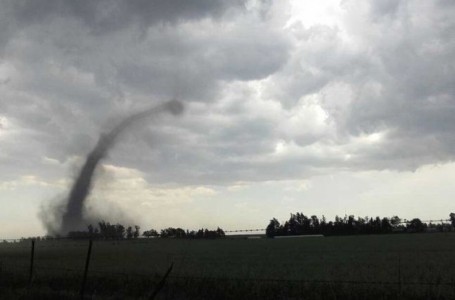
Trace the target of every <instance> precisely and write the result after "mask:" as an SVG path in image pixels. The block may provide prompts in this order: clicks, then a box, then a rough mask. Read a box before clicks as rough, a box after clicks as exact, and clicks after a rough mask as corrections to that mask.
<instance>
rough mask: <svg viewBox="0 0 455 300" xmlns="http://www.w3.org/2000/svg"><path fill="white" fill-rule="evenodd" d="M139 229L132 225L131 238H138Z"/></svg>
mask: <svg viewBox="0 0 455 300" xmlns="http://www.w3.org/2000/svg"><path fill="white" fill-rule="evenodd" d="M140 229H141V227H139V226H137V225H134V232H133V238H135V239H137V238H138V237H139V234H140V232H139V230H140Z"/></svg>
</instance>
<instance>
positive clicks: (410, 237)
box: [0, 233, 455, 299]
mask: <svg viewBox="0 0 455 300" xmlns="http://www.w3.org/2000/svg"><path fill="white" fill-rule="evenodd" d="M87 246H88V241H69V240H58V241H41V242H36V247H35V262H34V266H35V269H34V279H33V284H32V286H31V287H30V288H28V274H29V273H28V272H29V266H30V262H29V260H30V242H23V243H8V244H0V266H1V269H0V280H1V281H0V286H1V287H2V289H1V292H0V298H8V297H10V298H11V299H15V298H17V297H23V298H27V297H30V296H33V298H40V297H41V298H43V299H49V298H52V297H53V296H55V299H61V298H77V293H78V291H79V288H80V282H81V277H82V273H83V267H84V263H85V256H86V253H87ZM171 263H174V268H173V270H172V273H171V275H170V277H169V279H168V281H167V283H166V285H165V288H164V289H163V290H162V291H161V292H160V293H159V295H158V298H160V299H174V298H178V299H186V298H192V299H200V298H205V299H221V298H224V299H239V298H244V299H251V298H257V299H259V298H260V299H265V298H268V299H279V298H281V299H287V298H295V299H300V298H306V299H371V298H377V299H455V234H453V233H434V234H397V235H370V236H366V235H365V236H338V237H321V238H303V239H256V240H247V239H229V238H227V239H223V240H177V239H151V240H143V239H140V240H132V241H94V243H93V251H92V257H91V261H90V267H89V277H88V283H87V290H86V295H91V296H92V297H93V298H94V299H108V298H114V299H125V298H128V297H130V298H140V297H142V298H143V299H147V295H149V294H150V293H151V291H152V290H153V289H154V286H155V285H156V284H157V282H158V281H159V280H160V278H161V276H162V274H164V273H165V271H166V269H167V268H168V267H169V265H170V264H171ZM40 295H42V296H40ZM2 296H3V297H2Z"/></svg>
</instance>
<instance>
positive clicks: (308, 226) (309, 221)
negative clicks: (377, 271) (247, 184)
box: [266, 212, 455, 237]
mask: <svg viewBox="0 0 455 300" xmlns="http://www.w3.org/2000/svg"><path fill="white" fill-rule="evenodd" d="M449 217H450V219H449V220H450V222H451V224H450V225H451V227H452V228H448V227H450V225H446V224H432V223H429V224H426V223H424V222H422V221H421V220H420V219H419V218H414V219H412V220H411V221H409V222H403V221H402V220H401V218H400V217H398V216H394V217H391V218H380V217H375V218H369V217H365V218H362V217H357V218H356V217H355V216H353V215H350V216H347V215H345V216H344V217H343V218H341V217H338V216H336V217H335V220H333V221H327V220H326V218H325V217H324V216H322V218H318V217H317V216H315V215H312V216H311V217H307V216H305V215H304V214H303V213H299V212H298V213H295V214H291V217H290V218H289V220H287V221H286V222H285V223H284V224H280V222H278V220H277V219H275V218H273V219H272V220H270V223H269V224H268V225H267V228H266V235H267V237H274V236H287V235H307V234H308V235H311V234H323V235H352V234H385V233H392V232H402V233H405V232H407V233H413V232H424V231H426V230H428V229H431V231H440V232H442V231H448V230H453V227H455V213H451V214H450V215H449Z"/></svg>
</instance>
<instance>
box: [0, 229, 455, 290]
mask: <svg viewBox="0 0 455 300" xmlns="http://www.w3.org/2000/svg"><path fill="white" fill-rule="evenodd" d="M152 240H153V239H140V240H97V241H95V243H104V244H114V245H118V244H121V243H123V242H129V243H131V242H133V243H146V242H149V241H152ZM6 241H8V243H6V245H3V246H6V249H7V248H8V247H13V248H14V250H15V251H17V250H20V251H22V253H23V254H22V259H21V260H7V259H4V258H2V252H1V251H0V277H1V275H2V273H5V272H13V273H20V274H23V276H24V277H28V282H27V284H28V285H30V286H31V285H32V283H33V279H34V278H36V277H37V276H38V277H39V276H40V275H44V274H50V273H56V274H60V275H62V274H73V275H74V276H76V277H78V278H80V279H81V280H82V281H84V282H85V280H86V278H87V274H89V277H90V276H100V277H102V276H106V277H108V276H110V277H125V278H127V277H137V278H142V279H150V278H152V277H154V276H155V277H157V276H158V277H159V275H160V274H157V273H153V272H148V273H137V272H119V271H113V270H100V269H96V268H93V267H90V260H91V244H92V241H91V240H90V242H89V244H88V245H87V243H85V242H83V241H81V240H76V241H74V240H71V239H67V238H59V239H52V240H51V241H56V243H46V242H47V240H40V241H36V240H34V239H32V240H24V239H7V240H6ZM61 241H68V242H71V243H70V244H69V245H70V246H71V248H72V249H74V248H79V249H80V251H79V253H80V254H81V255H80V256H81V257H83V256H84V255H83V254H84V253H86V260H85V264H84V263H83V262H82V261H81V263H80V267H65V266H58V267H57V266H43V265H42V264H43V263H42V262H40V261H37V260H36V257H35V256H36V254H39V253H40V251H41V250H45V249H46V248H52V247H57V248H58V247H60V248H61V244H60V242H61ZM9 244H10V245H9ZM36 245H39V248H38V249H37V248H36ZM0 249H1V248H0ZM3 249H5V247H3ZM454 250H455V249H454V248H451V247H447V248H445V249H425V250H421V251H420V252H421V253H427V254H429V255H435V254H438V253H439V254H447V255H453V254H455V253H454V252H455V251H454ZM85 251H86V252H85ZM334 252H335V251H334V250H328V249H316V250H306V251H304V254H308V255H310V254H313V255H315V254H318V255H321V256H324V255H327V254H331V253H334ZM402 252H403V251H402V250H396V249H395V250H394V249H389V250H387V249H377V250H375V251H371V250H364V249H357V250H352V249H337V250H336V253H338V254H340V253H344V254H350V255H359V254H375V255H376V254H381V253H388V254H393V255H396V256H397V257H398V261H397V270H396V271H397V272H396V276H394V277H393V279H389V280H368V279H362V280H353V279H335V278H331V279H320V278H310V279H305V278H285V277H281V278H267V277H256V278H254V277H242V276H235V277H229V276H227V277H226V276H197V275H182V274H170V275H169V280H183V281H188V280H191V281H201V282H204V281H219V282H237V281H241V282H251V283H256V284H263V283H277V284H280V283H286V284H291V285H292V284H305V283H308V284H321V285H325V284H336V285H361V286H370V285H378V286H396V287H399V288H400V289H401V287H405V286H430V287H435V286H436V287H450V288H455V277H449V278H445V279H441V278H435V279H434V280H429V279H425V280H413V279H411V280H407V279H406V278H405V276H403V274H402V271H401V268H402V262H401V256H402V255H404V254H403V253H402ZM27 255H29V259H28V262H27V259H24V257H26V256H27ZM37 262H38V264H37ZM446 267H447V268H448V269H451V266H446ZM452 267H453V266H452ZM84 278H85V279H84ZM84 285H85V284H83V285H82V286H84ZM80 293H81V294H84V288H81V291H80Z"/></svg>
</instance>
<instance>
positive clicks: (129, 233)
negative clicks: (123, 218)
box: [126, 226, 133, 239]
mask: <svg viewBox="0 0 455 300" xmlns="http://www.w3.org/2000/svg"><path fill="white" fill-rule="evenodd" d="M126 238H127V239H132V238H133V228H132V227H131V226H128V228H127V229H126Z"/></svg>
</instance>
